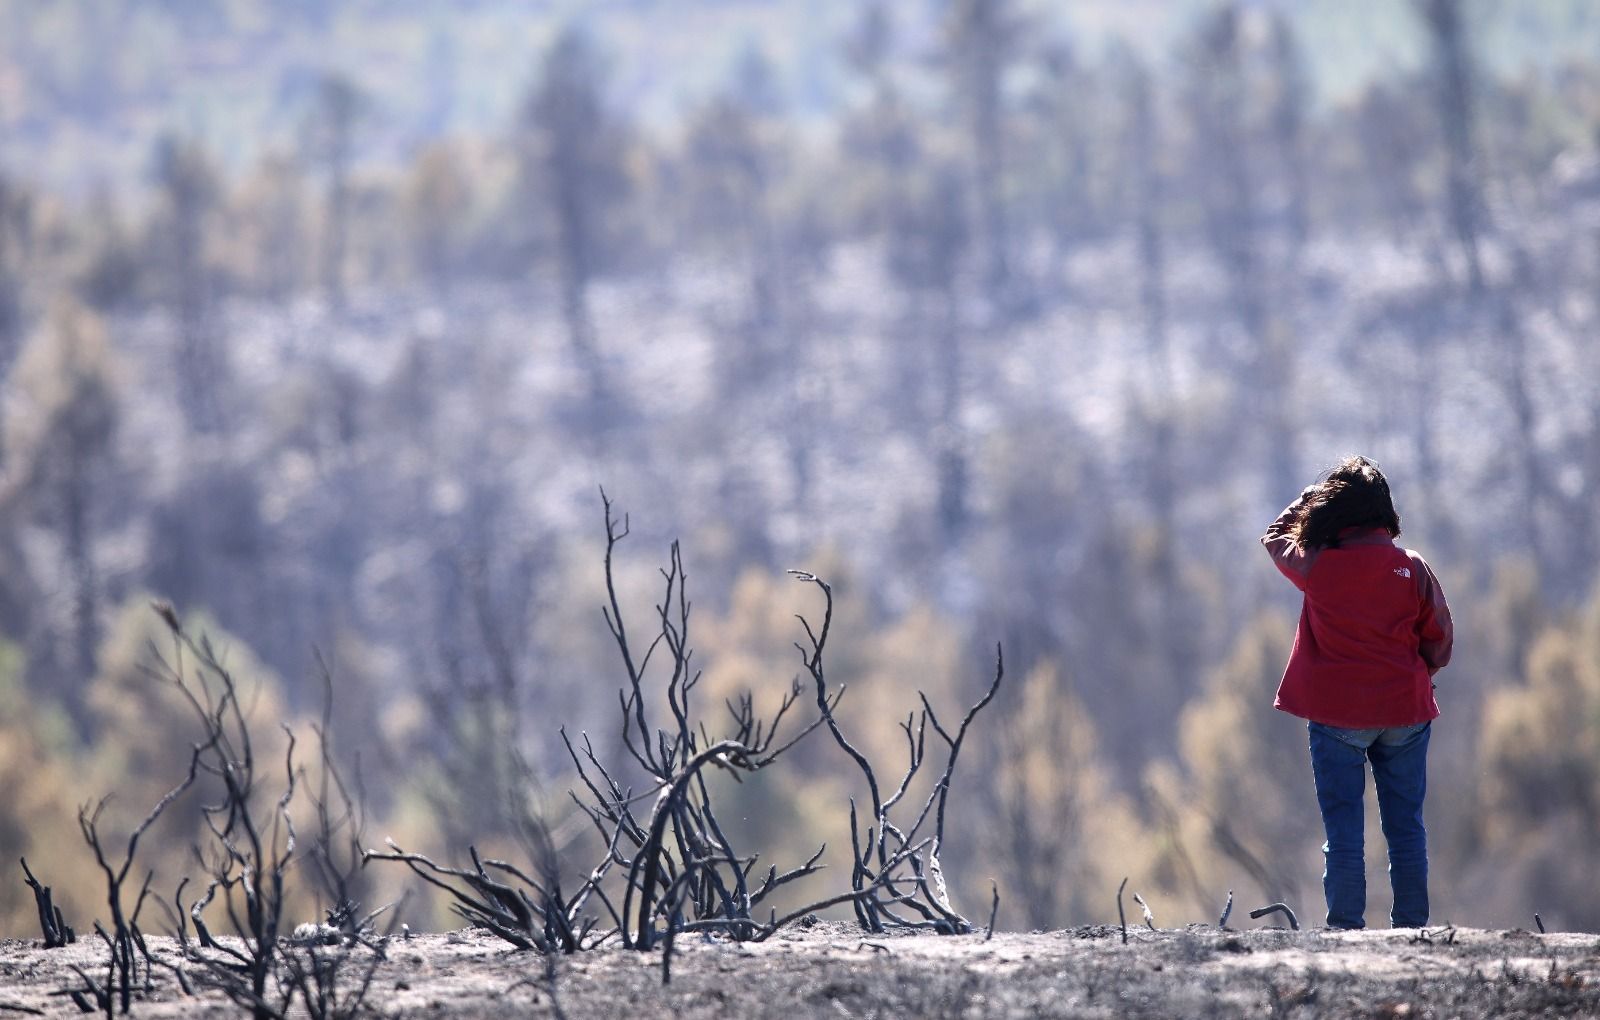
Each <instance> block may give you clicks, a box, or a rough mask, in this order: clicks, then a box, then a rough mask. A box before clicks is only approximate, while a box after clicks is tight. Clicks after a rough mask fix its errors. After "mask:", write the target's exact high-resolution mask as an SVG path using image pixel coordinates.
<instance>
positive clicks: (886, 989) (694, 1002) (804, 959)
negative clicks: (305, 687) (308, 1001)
mask: <svg viewBox="0 0 1600 1020" xmlns="http://www.w3.org/2000/svg"><path fill="white" fill-rule="evenodd" d="M150 949H151V952H152V953H153V954H154V956H155V957H156V959H157V960H158V961H162V962H163V963H164V964H177V963H178V962H179V955H178V952H177V946H176V943H175V942H174V941H173V940H171V939H167V938H153V939H151V940H150ZM300 951H301V952H304V950H300ZM361 953H362V955H358V956H357V957H355V958H353V959H352V961H351V962H350V963H349V964H348V965H347V966H346V967H345V969H344V972H343V973H344V979H345V980H346V981H347V982H348V981H353V980H359V979H360V978H361V977H362V976H363V974H364V973H365V971H366V969H367V968H366V966H365V960H366V957H365V955H364V954H365V951H361ZM104 959H105V956H104V950H103V947H102V946H101V945H100V944H99V943H98V942H97V941H95V940H86V941H80V942H78V943H77V944H76V945H73V946H69V947H66V948H63V949H52V950H46V949H44V948H42V946H41V944H40V943H38V942H36V941H35V942H22V941H16V940H6V941H4V942H0V1015H18V1014H19V1013H20V1014H22V1015H26V1014H27V1013H28V1012H30V1011H34V1010H38V1011H43V1012H46V1013H52V1014H60V1015H75V1014H76V1013H77V1012H78V1009H77V1007H76V1006H75V1005H74V1004H73V1002H72V1000H71V999H70V997H68V996H66V995H63V994H59V993H61V992H63V991H64V990H66V989H69V988H74V987H82V985H83V982H82V980H81V979H80V978H79V977H78V975H77V974H76V973H75V972H74V969H73V968H74V966H77V967H81V968H83V969H84V970H85V972H87V973H90V974H94V973H95V972H96V971H97V970H98V971H100V972H101V973H103V967H104ZM547 963H553V966H547ZM670 971H671V980H670V982H667V983H663V980H662V954H661V952H660V951H653V952H645V953H639V952H631V951H628V950H624V949H622V948H620V947H619V946H606V947H602V948H600V949H597V950H594V951H591V952H585V953H581V954H577V955H573V956H563V957H555V958H553V960H551V961H547V960H546V959H545V958H542V957H540V956H538V955H536V954H533V953H528V952H519V951H515V950H513V949H511V948H510V947H508V946H507V945H506V944H505V943H503V942H501V941H500V940H498V939H497V938H495V937H494V936H493V935H490V934H488V933H487V932H482V931H474V930H466V931H461V932H452V933H447V934H430V935H417V936H413V937H412V938H410V939H404V940H403V939H399V938H395V939H393V940H391V941H390V942H389V943H388V945H387V947H386V959H385V960H384V961H383V962H381V963H379V964H378V966H377V968H376V970H375V971H374V973H373V974H372V979H371V983H370V986H369V989H368V992H367V995H366V998H365V1001H364V1003H363V1005H362V1008H361V1015H371V1016H386V1017H463V1018H478V1017H503V1016H536V1017H545V1016H548V1017H569V1018H579V1017H622V1016H652V1017H655V1016H675V1017H708V1018H709V1017H727V1016H738V1017H741V1018H749V1020H753V1018H760V1017H781V1018H784V1020H797V1018H800V1017H828V1018H843V1017H857V1018H868V1017H879V1018H885V1017H951V1018H954V1017H1017V1018H1022V1017H1108V1018H1110V1017H1139V1016H1149V1017H1157V1016H1160V1017H1168V1016H1185V1017H1233V1016H1251V1017H1261V1016H1271V1017H1295V1016H1300V1017H1311V1016H1349V1017H1441V1018H1442V1017H1470V1016H1488V1017H1531V1016H1596V1015H1600V936H1595V935H1592V934H1569V933H1559V934H1558V933H1552V934H1548V935H1542V934H1535V933H1532V932H1527V931H1521V930H1512V931H1488V930H1482V929H1471V928H1460V929H1452V928H1447V927H1440V928H1430V929H1427V930H1425V931H1422V932H1415V931H1389V930H1374V931H1365V932H1332V931H1322V930H1316V931H1298V932H1295V931H1288V930H1285V929H1281V928H1260V929H1254V930H1248V931H1234V930H1223V929H1219V928H1215V927H1212V926H1209V925H1192V926H1190V927H1188V928H1184V929H1169V930H1158V931H1150V930H1146V929H1143V928H1140V929H1137V930H1135V929H1133V928H1130V929H1129V930H1128V941H1127V943H1126V944H1124V943H1123V941H1122V937H1121V931H1120V929H1119V928H1117V927H1116V926H1089V927H1082V928H1074V929H1068V930H1063V931H1054V932H1034V933H1030V934H1023V933H1009V932H1001V933H997V934H996V935H995V936H994V937H993V939H991V940H986V939H985V938H984V937H983V935H982V934H978V935H973V936H966V937H959V938H949V937H940V936H933V935H889V936H881V937H864V936H863V935H862V933H861V931H860V930H859V929H857V928H855V927H854V926H851V925H844V924H837V923H833V922H826V921H824V922H817V923H815V924H812V925H811V926H809V927H807V928H795V929H793V930H790V931H786V932H785V933H783V934H781V935H780V936H778V937H775V938H773V939H772V940H771V941H769V942H765V943H745V944H739V943H733V942H729V941H725V940H721V939H710V938H702V937H699V936H682V937H680V938H679V940H678V943H677V945H676V946H675V947H674V950H673V955H672V960H671V968H670ZM188 973H189V974H190V975H191V976H193V975H194V969H193V967H192V965H190V966H189V968H188ZM349 988H350V986H349V985H348V984H346V986H345V992H346V995H348V994H349ZM197 993H198V994H197V995H196V996H192V997H191V996H187V995H185V994H184V993H183V991H182V989H181V987H180V984H179V982H178V981H177V980H176V978H175V976H174V975H173V974H172V973H170V972H163V971H161V970H159V969H158V971H157V973H156V976H155V979H154V987H153V989H152V990H151V991H149V992H147V993H144V994H141V995H138V996H136V998H135V1001H134V1004H133V1011H134V1015H136V1016H147V1017H162V1016H185V1017H198V1016H232V1015H238V1014H239V1012H240V1009H239V1007H237V1006H234V1005H232V1004H230V1003H228V1002H227V1001H226V1000H225V999H223V998H221V997H220V995H219V994H217V993H214V992H207V991H204V990H200V989H197ZM346 1002H347V1003H348V999H346ZM287 1015H288V1016H290V1017H296V1016H306V1015H308V1013H307V1011H306V1009H305V1007H304V1005H303V1004H302V1003H301V1002H300V1001H298V1000H296V1001H295V1002H294V1003H293V1004H292V1006H291V1007H290V1009H289V1010H288V1012H287Z"/></svg>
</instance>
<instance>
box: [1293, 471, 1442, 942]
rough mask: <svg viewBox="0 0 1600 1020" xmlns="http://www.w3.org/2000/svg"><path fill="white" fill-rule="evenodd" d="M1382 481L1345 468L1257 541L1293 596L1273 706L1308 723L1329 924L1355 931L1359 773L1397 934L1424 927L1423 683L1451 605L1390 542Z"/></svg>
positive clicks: (1429, 709) (1415, 560)
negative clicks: (1294, 625) (1374, 812)
mask: <svg viewBox="0 0 1600 1020" xmlns="http://www.w3.org/2000/svg"><path fill="white" fill-rule="evenodd" d="M1399 535H1400V515H1399V514H1398V513H1396V512H1395V509H1394V500H1393V499H1392V497H1391V496H1390V494H1389V482H1388V480H1387V479H1385V478H1384V477H1383V472H1381V471H1379V470H1378V465H1377V464H1375V463H1373V462H1372V461H1370V460H1368V459H1367V458H1365V457H1347V458H1345V459H1344V460H1343V461H1341V462H1340V463H1339V465H1338V466H1337V467H1335V468H1334V469H1333V470H1331V471H1329V472H1328V473H1327V474H1326V475H1325V476H1324V477H1323V478H1322V480H1321V481H1319V482H1317V483H1316V484H1314V485H1312V486H1310V487H1308V488H1307V489H1306V490H1305V491H1304V492H1302V493H1301V494H1300V497H1299V498H1298V499H1296V500H1295V501H1294V502H1293V503H1291V504H1289V506H1288V507H1287V508H1286V509H1285V510H1284V511H1283V513H1281V514H1279V515H1278V519H1277V520H1275V521H1273V522H1272V525H1271V527H1269V528H1267V533H1266V534H1265V535H1263V536H1262V538H1261V544H1262V545H1264V546H1266V549H1267V552H1268V553H1269V554H1271V556H1272V561H1273V563H1275V564H1277V567H1278V569H1279V570H1280V571H1282V572H1283V574H1284V576H1286V577H1287V578H1289V580H1290V581H1293V582H1294V585H1295V587H1297V588H1299V589H1300V590H1301V591H1302V592H1304V593H1305V601H1304V603H1303V604H1302V606H1301V609H1300V624H1299V627H1298V629H1297V630H1296V631H1295V638H1294V648H1293V650H1292V651H1291V652H1290V653H1289V665H1288V667H1287V668H1286V669H1285V670H1284V673H1283V680H1282V682H1281V683H1280V684H1279V685H1278V697H1277V701H1276V707H1277V708H1279V709H1281V710H1282V711H1285V712H1289V713H1291V714H1293V715H1297V716H1299V717H1301V718H1302V719H1305V720H1307V721H1308V722H1307V726H1308V730H1309V732H1310V741H1311V771H1312V775H1313V776H1314V777H1315V779H1316V786H1317V804H1318V806H1319V807H1320V808H1321V809H1322V825H1323V829H1324V830H1325V832H1326V834H1327V842H1326V843H1324V844H1323V846H1322V852H1323V854H1324V858H1325V860H1326V868H1325V870H1324V871H1323V875H1322V887H1323V893H1324V894H1325V895H1326V897H1327V901H1328V920H1327V923H1328V927H1330V928H1362V927H1365V926H1366V920H1365V914H1366V909H1367V878H1366V864H1365V858H1364V856H1363V850H1362V822H1363V820H1364V817H1365V814H1364V808H1363V804H1362V798H1363V796H1364V795H1365V787H1366V770H1367V766H1368V765H1369V764H1370V765H1371V768H1372V780H1373V785H1374V786H1375V787H1376V788H1377V791H1378V811H1379V815H1380V817H1381V818H1382V823H1383V835H1384V838H1385V839H1386V840H1387V841H1388V844H1389V882H1390V885H1391V886H1392V887H1393V889H1394V910H1393V911H1392V912H1391V914H1390V915H1389V921H1390V923H1391V924H1392V925H1393V926H1394V927H1396V928H1420V927H1422V926H1423V925H1425V924H1427V923H1428V836H1427V831H1426V830H1425V829H1424V827H1423V824H1422V801H1423V795H1424V793H1425V791H1426V789H1427V756H1428V735H1429V732H1430V730H1431V728H1432V720H1433V719H1434V717H1436V716H1437V715H1438V714H1439V706H1438V705H1437V704H1436V703H1435V702H1434V698H1433V675H1434V674H1435V673H1437V672H1438V671H1439V670H1440V669H1443V668H1444V666H1445V665H1446V664H1447V663H1448V662H1449V661H1450V647H1451V642H1452V629H1451V624H1450V608H1449V606H1448V605H1446V603H1445V598H1444V590H1443V589H1441V588H1440V587H1439V580H1438V578H1436V577H1435V576H1434V574H1433V570H1432V569H1431V568H1430V567H1429V566H1428V564H1427V562H1426V561H1424V560H1423V558H1422V557H1421V556H1419V555H1418V554H1417V553H1415V552H1412V551H1411V550H1409V549H1401V548H1399V547H1397V546H1396V545H1395V544H1394V540H1395V539H1396V538H1397V537H1399Z"/></svg>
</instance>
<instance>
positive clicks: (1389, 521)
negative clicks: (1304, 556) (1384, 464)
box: [1289, 457, 1400, 549]
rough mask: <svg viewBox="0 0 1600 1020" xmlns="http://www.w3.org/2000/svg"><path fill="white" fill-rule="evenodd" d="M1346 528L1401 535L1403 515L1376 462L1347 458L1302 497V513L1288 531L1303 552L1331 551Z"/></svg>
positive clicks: (1298, 514)
mask: <svg viewBox="0 0 1600 1020" xmlns="http://www.w3.org/2000/svg"><path fill="white" fill-rule="evenodd" d="M1346 528H1384V529H1386V530H1387V531H1388V532H1389V537H1391V538H1397V537H1399V535H1400V515H1399V514H1398V513H1396V512H1395V508H1394V499H1393V497H1391V496H1390V495H1389V481H1388V479H1386V478H1384V477H1383V472H1382V471H1380V470H1378V465H1377V462H1376V461H1372V460H1368V459H1367V458H1365V457H1346V458H1345V459H1344V460H1342V461H1340V462H1339V463H1338V465H1337V466H1336V467H1334V468H1333V469H1332V470H1330V471H1329V472H1328V473H1327V474H1326V475H1324V476H1323V477H1322V479H1321V480H1320V481H1319V482H1317V484H1315V485H1313V486H1311V487H1310V488H1308V489H1306V491H1305V492H1304V493H1302V494H1301V496H1300V510H1299V512H1298V513H1297V514H1296V515H1295V518H1294V522H1293V523H1292V524H1291V526H1290V528H1289V534H1290V535H1291V536H1292V537H1293V538H1294V541H1295V544H1296V545H1298V546H1300V548H1302V549H1331V548H1335V547H1337V546H1338V544H1339V533H1340V532H1341V531H1343V530H1344V529H1346Z"/></svg>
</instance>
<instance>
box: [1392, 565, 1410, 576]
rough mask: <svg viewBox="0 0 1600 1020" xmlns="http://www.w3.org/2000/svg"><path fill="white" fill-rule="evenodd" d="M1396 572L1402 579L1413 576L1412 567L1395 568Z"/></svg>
mask: <svg viewBox="0 0 1600 1020" xmlns="http://www.w3.org/2000/svg"><path fill="white" fill-rule="evenodd" d="M1394 572H1395V573H1396V574H1399V575H1400V576H1401V577H1410V576H1411V568H1410V567H1395V568H1394Z"/></svg>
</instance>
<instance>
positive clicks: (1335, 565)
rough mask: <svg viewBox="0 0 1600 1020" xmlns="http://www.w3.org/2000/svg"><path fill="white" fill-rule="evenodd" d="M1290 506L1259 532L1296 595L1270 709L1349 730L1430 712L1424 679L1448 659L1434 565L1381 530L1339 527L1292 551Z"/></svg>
mask: <svg viewBox="0 0 1600 1020" xmlns="http://www.w3.org/2000/svg"><path fill="white" fill-rule="evenodd" d="M1293 509H1294V506H1293V504H1291V505H1290V507H1289V508H1288V509H1286V510H1284V512H1283V513H1281V514H1279V515H1278V519H1277V520H1276V521H1273V522H1272V526H1271V527H1269V528H1268V529H1267V533H1266V534H1265V535H1263V536H1262V537H1261V544H1262V545H1264V546H1266V548H1267V552H1268V553H1269V554H1270V555H1271V556H1272V562H1273V563H1275V564H1277V567H1278V569H1279V570H1281V571H1282V572H1283V574H1284V576H1286V577H1287V578H1289V580H1291V581H1293V582H1294V585H1295V587H1296V588H1299V589H1300V590H1301V591H1303V592H1305V602H1304V603H1303V604H1302V606H1301V609H1300V625H1299V627H1298V628H1297V629H1296V630H1295V635H1294V648H1293V650H1292V651H1291V652H1290V653H1289V665H1288V667H1287V668H1285V669H1284V671H1283V680H1282V681H1281V682H1280V683H1279V685H1278V697H1277V700H1276V702H1275V703H1274V704H1275V705H1276V707H1277V708H1279V709H1281V710H1283V711H1285V712H1289V713H1291V714H1293V715H1297V716H1299V717H1301V718H1302V719H1310V720H1312V721H1313V722H1319V723H1323V724H1325V725H1328V726H1342V727H1347V728H1350V729H1375V728H1379V727H1383V728H1387V727H1390V726H1411V725H1415V724H1416V723H1421V722H1427V721H1428V720H1430V719H1432V718H1434V717H1436V716H1437V715H1438V714H1439V706H1438V704H1437V703H1436V702H1435V701H1434V699H1433V681H1432V677H1433V674H1435V673H1437V672H1438V671H1439V670H1441V669H1443V668H1444V666H1445V665H1446V664H1447V663H1448V662H1449V661H1450V649H1451V644H1452V642H1453V628H1452V627H1451V623H1450V607H1449V606H1448V605H1447V604H1446V603H1445V599H1444V589H1442V588H1440V587H1439V579H1438V578H1437V577H1435V576H1434V574H1433V570H1432V569H1431V568H1430V567H1429V566H1428V564H1427V563H1426V562H1425V561H1424V560H1423V558H1422V557H1421V556H1419V555H1418V554H1417V553H1415V552H1412V551H1411V550H1409V549H1400V548H1397V547H1396V546H1395V544H1394V539H1392V538H1390V537H1389V532H1388V531H1387V530H1386V529H1384V528H1373V529H1367V530H1358V529H1347V531H1346V532H1345V533H1343V534H1341V535H1340V536H1339V544H1338V545H1337V546H1333V547H1330V548H1326V549H1310V550H1305V549H1301V548H1300V547H1299V546H1297V545H1295V543H1294V540H1293V539H1292V538H1290V537H1289V536H1288V535H1287V534H1285V532H1286V531H1287V529H1288V523H1289V517H1290V515H1291V513H1292V511H1293Z"/></svg>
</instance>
